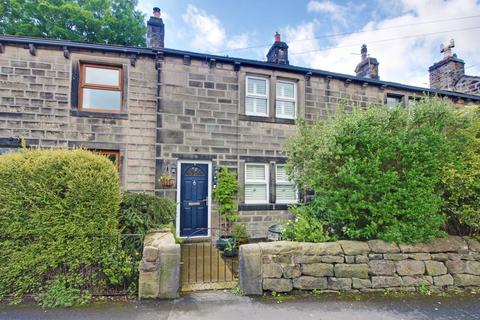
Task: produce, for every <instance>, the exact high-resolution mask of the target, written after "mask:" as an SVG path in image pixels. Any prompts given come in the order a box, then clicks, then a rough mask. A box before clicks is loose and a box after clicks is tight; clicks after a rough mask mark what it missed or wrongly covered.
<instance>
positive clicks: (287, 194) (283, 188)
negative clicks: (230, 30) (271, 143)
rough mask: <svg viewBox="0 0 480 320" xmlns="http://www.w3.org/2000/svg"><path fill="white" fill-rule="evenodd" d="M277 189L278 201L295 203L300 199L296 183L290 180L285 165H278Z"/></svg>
mask: <svg viewBox="0 0 480 320" xmlns="http://www.w3.org/2000/svg"><path fill="white" fill-rule="evenodd" d="M275 171H276V178H275V182H276V185H275V190H276V202H277V203H295V202H297V201H298V192H297V188H296V186H295V183H293V182H292V181H290V179H289V177H288V174H287V171H286V169H285V165H277V166H276V170H275Z"/></svg>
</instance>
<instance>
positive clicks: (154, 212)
mask: <svg viewBox="0 0 480 320" xmlns="http://www.w3.org/2000/svg"><path fill="white" fill-rule="evenodd" d="M119 214H120V215H119V221H120V226H121V231H122V233H130V234H146V233H147V232H148V231H149V230H150V229H156V228H159V227H162V226H165V225H168V224H172V223H173V222H174V221H175V215H176V204H175V202H173V201H172V200H170V199H166V198H160V197H157V196H154V195H151V194H146V193H133V192H126V193H124V195H123V200H122V203H121V205H120V211H119Z"/></svg>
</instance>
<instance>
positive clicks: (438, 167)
mask: <svg viewBox="0 0 480 320" xmlns="http://www.w3.org/2000/svg"><path fill="white" fill-rule="evenodd" d="M469 119H470V117H469V116H466V115H464V114H462V113H461V112H459V111H456V110H455V109H454V108H453V106H451V105H449V104H448V103H447V102H445V101H443V100H439V99H425V100H423V101H421V102H419V103H418V104H416V106H415V107H413V108H408V109H404V108H402V107H397V108H394V109H388V108H387V107H386V106H384V107H370V108H367V109H366V110H364V109H359V108H353V111H352V112H348V113H347V112H338V114H337V115H335V116H334V117H333V119H331V121H328V122H324V121H320V122H318V123H316V124H314V125H313V126H307V125H306V124H305V123H300V125H299V133H298V135H297V136H295V137H293V138H292V139H290V141H289V142H288V144H287V154H288V157H289V160H288V164H287V170H288V172H289V173H290V174H291V176H292V178H293V179H294V180H295V181H296V183H297V184H298V185H299V186H300V187H301V188H303V189H310V190H313V191H314V193H315V194H314V196H313V199H312V202H311V203H310V204H309V208H310V210H311V212H310V213H309V214H308V215H305V214H303V215H301V219H303V218H304V217H305V219H308V220H307V221H311V223H316V222H318V221H321V223H322V225H324V226H325V227H326V228H324V230H327V231H328V232H329V233H330V234H331V235H334V236H336V237H339V238H345V239H359V240H367V239H375V238H379V239H383V240H387V241H397V242H421V241H428V240H431V239H433V238H435V237H439V236H442V235H444V231H442V229H441V227H442V225H443V224H444V223H445V221H446V219H447V215H446V214H445V213H444V211H442V208H443V206H444V191H443V188H442V179H443V177H444V168H445V167H447V166H448V164H450V163H452V162H453V161H454V160H455V159H457V155H456V147H455V146H456V145H458V144H461V142H460V140H461V135H459V134H458V132H459V130H460V129H462V128H465V127H466V126H468V123H469ZM459 139H460V140H459ZM301 221H303V220H301ZM302 226H304V227H307V226H308V223H306V222H302V223H300V224H298V226H297V228H301V227H302ZM302 228H303V227H302ZM305 230H306V231H305V232H311V231H309V229H308V228H306V229H305ZM297 231H298V230H297Z"/></svg>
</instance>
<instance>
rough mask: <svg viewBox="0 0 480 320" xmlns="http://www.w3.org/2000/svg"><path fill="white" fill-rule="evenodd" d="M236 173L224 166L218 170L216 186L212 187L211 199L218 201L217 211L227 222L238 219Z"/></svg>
mask: <svg viewBox="0 0 480 320" xmlns="http://www.w3.org/2000/svg"><path fill="white" fill-rule="evenodd" d="M237 192H238V181H237V175H236V174H235V172H233V171H229V170H228V169H227V168H225V167H221V168H220V170H219V172H218V179H217V186H216V188H215V189H213V195H212V197H213V200H214V201H216V202H217V203H218V212H219V213H220V215H222V216H223V217H224V218H225V220H226V221H227V222H229V223H231V222H235V221H237V220H238V212H237V198H236V196H237Z"/></svg>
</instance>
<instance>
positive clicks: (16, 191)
mask: <svg viewBox="0 0 480 320" xmlns="http://www.w3.org/2000/svg"><path fill="white" fill-rule="evenodd" d="M120 199H121V191H120V184H119V178H118V173H117V170H116V168H115V167H114V165H113V164H112V163H111V162H110V161H109V160H108V159H106V158H105V157H103V156H99V155H95V154H93V153H92V152H89V151H86V150H73V151H67V150H23V151H21V152H17V153H9V154H4V155H2V156H0V238H1V241H0V252H1V254H0V275H1V276H0V297H2V296H5V295H13V296H14V298H16V301H19V300H20V299H21V298H22V297H23V296H24V295H25V294H30V293H34V294H38V295H39V296H40V297H41V296H42V293H43V292H44V291H45V290H48V288H49V284H51V286H50V288H51V289H52V290H57V291H58V281H57V282H55V280H54V279H56V277H57V276H58V275H60V274H65V273H67V275H68V274H70V273H71V274H78V272H77V271H78V270H80V268H81V267H83V266H89V265H92V264H96V263H97V264H98V262H99V261H102V259H103V258H104V256H103V255H102V253H103V252H105V249H106V248H103V251H100V248H99V246H98V245H97V244H96V243H95V242H94V241H91V240H89V238H88V237H87V236H88V235H98V234H114V233H118V220H117V212H118V209H119V204H120ZM65 267H66V268H67V271H65ZM52 281H53V282H52ZM71 281H73V280H71ZM80 281H82V279H80ZM76 282H78V281H76ZM62 283H63V282H62ZM78 285H79V286H81V284H78Z"/></svg>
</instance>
